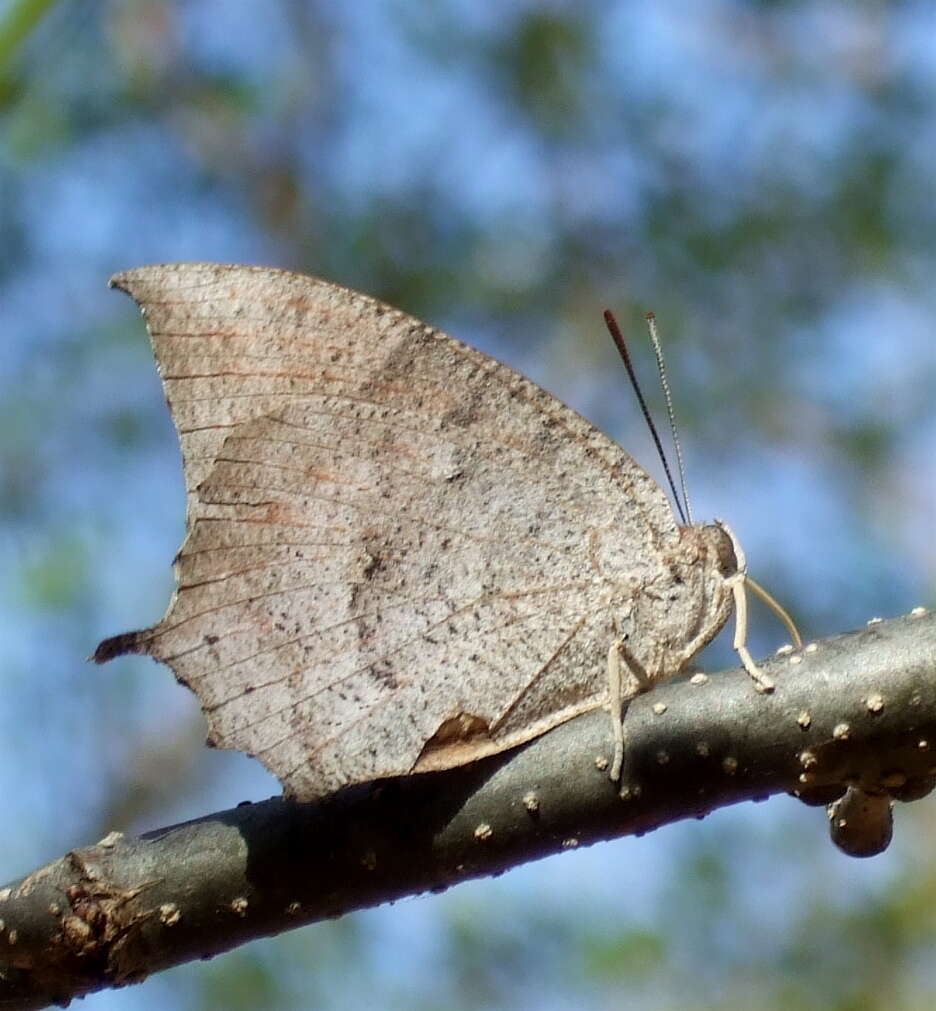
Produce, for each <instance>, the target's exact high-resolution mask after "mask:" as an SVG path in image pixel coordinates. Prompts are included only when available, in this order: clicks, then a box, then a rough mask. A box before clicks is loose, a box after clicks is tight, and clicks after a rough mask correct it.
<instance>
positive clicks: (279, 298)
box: [99, 264, 724, 800]
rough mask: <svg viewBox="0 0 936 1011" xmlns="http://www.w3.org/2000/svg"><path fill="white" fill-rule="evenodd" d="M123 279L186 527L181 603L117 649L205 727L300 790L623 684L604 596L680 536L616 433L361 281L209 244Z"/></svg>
mask: <svg viewBox="0 0 936 1011" xmlns="http://www.w3.org/2000/svg"><path fill="white" fill-rule="evenodd" d="M113 284H114V285H115V286H116V287H119V288H121V289H123V290H124V291H127V292H128V293H129V294H130V295H132V296H133V298H134V299H135V300H136V301H137V302H138V303H139V304H140V306H141V307H142V309H143V311H144V313H145V316H146V321H147V325H148V328H149V331H150V336H151V338H152V342H153V347H154V350H155V354H156V358H157V361H158V363H159V368H160V373H161V375H162V379H163V383H164V386H165V390H166V395H167V398H168V401H169V404H170V407H171V410H172V415H173V418H174V420H175V423H176V426H177V428H178V431H179V435H180V439H181V443H182V451H183V460H184V467H185V477H186V487H187V491H188V536H187V538H186V541H185V543H184V545H183V547H182V549H181V551H180V554H179V557H178V559H177V580H178V589H177V592H176V595H175V596H174V598H173V601H172V603H171V605H170V607H169V610H168V612H167V614H166V616H165V618H164V619H163V620H162V621H161V622H160V623H159V624H158V625H156V626H155V627H154V628H153V629H150V630H148V631H145V632H140V633H136V634H135V635H130V636H121V637H117V639H115V640H109V641H107V642H105V643H104V644H102V647H100V648H99V658H106V656H109V655H115V654H116V653H118V652H128V651H138V652H146V653H149V654H150V655H152V656H154V657H155V658H157V659H159V660H163V661H164V662H166V663H167V664H168V665H169V666H170V667H171V668H172V669H173V670H174V671H175V673H176V674H177V675H178V677H179V678H180V679H181V680H182V681H184V682H185V683H186V684H188V685H189V686H190V687H191V688H192V689H193V690H194V691H195V692H196V693H197V695H198V696H199V699H200V700H201V702H202V705H203V708H204V709H205V712H206V715H207V717H208V721H209V725H210V738H211V740H212V741H213V743H216V744H218V745H220V746H222V747H229V748H236V749H239V750H243V751H246V752H248V753H250V754H255V755H257V756H258V757H259V758H260V759H261V760H262V761H263V762H264V764H265V765H266V766H267V767H268V768H269V769H270V770H271V771H272V772H273V773H274V774H275V775H276V776H277V777H279V778H280V780H281V781H282V782H283V784H284V786H285V787H286V790H287V792H288V793H290V794H291V795H293V796H295V797H297V798H298V799H302V800H306V799H311V798H313V797H317V796H320V795H322V794H324V793H326V792H329V791H331V790H334V789H336V788H338V787H340V786H343V785H346V784H348V783H353V782H360V781H365V780H370V779H375V778H381V777H386V776H392V775H397V774H402V773H407V772H410V771H412V770H413V769H414V767H418V768H419V769H423V768H446V767H449V766H452V765H457V764H462V763H464V762H467V761H471V760H474V759H476V758H479V757H482V756H483V755H485V754H491V753H495V752H498V751H501V750H503V749H505V748H508V747H511V746H513V745H515V744H519V743H521V742H523V741H525V740H529V739H531V738H532V737H534V736H536V735H538V734H540V733H543V732H544V731H545V730H548V729H549V728H550V727H553V726H555V725H557V724H558V723H561V722H563V721H564V720H567V719H569V718H570V717H572V716H574V715H576V714H577V713H580V712H583V711H586V710H588V709H591V708H595V707H597V706H599V705H601V704H602V703H604V702H605V701H606V700H607V652H608V647H609V644H610V642H611V641H612V638H613V637H614V635H615V634H616V632H615V625H614V613H615V612H614V609H613V608H612V606H611V601H612V598H613V599H614V600H615V601H616V604H615V607H617V612H618V613H620V611H621V607H620V604H621V602H622V600H623V602H624V605H625V606H624V611H625V612H626V611H627V606H626V602H627V597H628V595H629V594H630V595H633V594H637V593H639V592H640V587H641V586H646V585H649V584H652V583H654V582H657V583H660V582H661V581H662V582H665V581H666V580H667V579H670V578H671V576H670V575H669V570H668V569H667V560H666V556H667V553H668V552H669V551H671V550H672V549H673V548H674V545H676V544H677V542H678V541H679V536H680V532H679V529H678V528H677V526H676V523H675V520H674V518H673V515H672V511H671V509H670V507H669V505H668V503H667V501H666V499H665V497H664V495H663V493H662V491H661V490H660V489H659V487H658V486H657V485H656V484H655V483H654V482H653V480H652V479H651V478H650V477H649V476H648V475H647V474H646V473H645V472H644V471H643V470H642V469H641V468H640V467H638V466H637V465H636V464H635V463H634V461H633V460H631V458H630V457H629V456H628V455H627V454H626V453H625V452H624V451H623V450H622V449H620V448H619V447H618V446H616V445H615V444H614V443H613V442H611V441H610V440H609V439H608V438H607V437H605V436H604V435H603V434H602V433H600V432H599V431H598V430H597V429H595V428H594V427H593V426H591V425H590V424H589V423H588V422H586V421H585V420H584V419H582V418H581V417H580V416H579V415H577V414H576V413H575V412H573V411H571V410H570V409H569V408H567V407H565V406H564V405H563V404H561V403H560V402H559V401H558V400H556V399H554V398H553V397H551V396H550V395H549V394H547V393H545V392H544V391H543V390H541V389H540V388H539V387H537V386H535V385H534V384H533V383H531V382H529V381H528V380H526V379H524V378H523V377H522V376H520V375H519V374H518V373H516V372H514V371H513V370H512V369H509V368H508V367H506V366H504V365H502V364H500V363H499V362H496V361H494V360H493V359H491V358H489V357H487V356H485V355H483V354H482V353H481V352H479V351H476V350H474V349H472V348H469V347H467V346H466V345H464V344H461V343H459V342H458V341H455V340H453V339H452V338H450V337H447V336H446V335H444V334H442V333H439V332H438V331H435V330H432V329H431V328H429V327H426V326H425V325H424V324H422V323H420V322H419V321H417V320H415V319H413V318H411V317H409V316H406V315H404V314H403V313H400V312H398V311H396V310H393V309H390V308H389V307H387V306H384V305H382V304H381V303H379V302H376V301H374V300H373V299H370V298H367V297H366V296H363V295H359V294H357V293H355V292H352V291H349V290H347V289H345V288H341V287H338V286H335V285H332V284H328V283H326V282H323V281H318V280H315V279H313V278H310V277H305V276H302V275H297V274H291V273H288V272H285V271H277V270H267V269H258V268H249V267H237V266H220V265H213V264H181V265H170V266H160V267H148V268H142V269H140V270H134V271H130V272H128V273H126V274H121V275H118V276H117V277H116V278H114V280H113ZM723 621H724V617H721V618H720V623H723ZM719 627H720V626H719ZM715 631H717V629H715ZM713 634H714V632H713Z"/></svg>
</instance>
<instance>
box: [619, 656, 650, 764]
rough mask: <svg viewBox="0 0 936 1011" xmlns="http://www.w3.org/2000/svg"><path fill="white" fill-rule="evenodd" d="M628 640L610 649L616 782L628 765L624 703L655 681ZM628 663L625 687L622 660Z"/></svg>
mask: <svg viewBox="0 0 936 1011" xmlns="http://www.w3.org/2000/svg"><path fill="white" fill-rule="evenodd" d="M626 641H627V640H626V638H616V639H615V640H614V641H613V642H612V643H611V645H610V647H609V648H608V698H609V704H610V708H611V733H612V737H613V739H614V754H613V755H612V758H611V771H610V773H609V775H610V778H611V779H612V781H613V782H615V783H616V782H617V781H618V780H619V779H620V778H621V768H622V767H623V765H624V712H623V709H624V703H625V702H630V700H631V699H632V698H634V697H635V696H637V695H639V694H640V693H641V692H644V691H646V690H647V689H648V688H649V687H650V685H651V683H652V681H651V678H650V677H649V676H648V675H647V672H646V671H645V670H644V669H643V667H641V666H640V664H638V663H637V662H636V661H635V660H634V659H633V658H632V657H631V655H630V653H629V652H628V651H627V648H626V646H625V642H626ZM622 657H623V659H624V660H625V662H626V664H627V688H626V690H625V687H624V679H625V675H624V671H623V668H622V664H621V659H622Z"/></svg>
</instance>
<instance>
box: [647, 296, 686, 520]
mask: <svg viewBox="0 0 936 1011" xmlns="http://www.w3.org/2000/svg"><path fill="white" fill-rule="evenodd" d="M647 326H648V327H649V328H650V342H651V343H652V344H653V353H654V355H655V356H656V363H657V373H658V374H659V376H660V386H662V387H663V396H664V398H665V399H666V416H667V417H668V418H669V426H670V432H671V433H672V436H673V445H674V446H675V447H676V465H677V466H678V467H679V487H680V488H681V489H682V497H683V502H684V503H685V505H686V517H687V519H688V521H689V524H690V526H691V525H692V505H691V504H690V502H689V492H688V491H686V467H685V464H684V463H683V455H682V446H681V445H680V444H679V430H678V429H677V428H676V415H675V414H674V413H673V398H672V397H671V396H670V388H669V380H668V379H667V378H666V363H665V362H664V361H663V345H662V344H661V343H660V338H659V335H658V334H657V328H656V316H654V315H653V313H652V312H648V313H647Z"/></svg>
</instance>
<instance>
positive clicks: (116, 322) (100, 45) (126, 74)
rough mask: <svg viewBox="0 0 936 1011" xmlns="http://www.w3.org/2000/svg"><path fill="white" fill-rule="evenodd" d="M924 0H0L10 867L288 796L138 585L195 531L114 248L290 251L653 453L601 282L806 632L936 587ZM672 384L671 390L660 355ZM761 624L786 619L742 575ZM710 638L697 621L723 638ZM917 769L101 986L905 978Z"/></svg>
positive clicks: (291, 996)
mask: <svg viewBox="0 0 936 1011" xmlns="http://www.w3.org/2000/svg"><path fill="white" fill-rule="evenodd" d="M934 164H936V7H934V6H933V5H931V4H928V3H924V2H918V3H913V2H904V3H883V2H879V3H876V2H871V0H868V2H861V3H855V2H850V0H842V2H833V0H827V2H822V0H814V2H810V0H802V2H753V0H750V2H741V0H736V2H730V0H695V2H691V3H689V2H680V0H656V2H654V3H652V4H631V3H626V2H617V3H615V2H610V3H609V2H581V0H579V2H573V0H569V2H560V0H555V2H551V3H546V2H533V0H529V2H522V0H499V2H498V3H496V4H484V3H477V2H474V0H436V2H433V3H419V2H415V0H387V2H383V3H372V2H360V3H344V4H335V3H332V2H329V0H320V2H312V0H308V2H306V0H303V2H295V0H263V2H247V0H244V2H241V0H238V2H230V0H213V2H212V0H191V2H177V3H171V2H156V0H100V2H97V3H93V4H92V3H87V2H77V0H58V2H49V0H44V2H39V3H37V2H35V0H26V2H24V0H11V2H8V3H6V4H5V5H3V4H0V320H2V323H0V327H2V339H0V656H2V658H3V659H2V667H0V671H2V674H0V677H2V694H0V796H2V798H3V833H2V844H0V878H2V879H9V878H12V877H14V876H17V875H20V874H22V873H24V872H26V871H28V870H30V869H32V868H34V867H35V866H37V865H39V864H41V863H43V862H45V861H47V860H50V859H53V858H55V857H57V856H59V855H60V854H62V853H63V852H64V851H66V850H67V849H68V848H70V847H72V846H76V845H81V844H85V843H89V842H92V841H94V840H96V839H98V838H100V837H101V836H103V835H104V834H105V833H106V832H108V831H110V830H113V829H120V830H123V831H127V832H134V831H141V830H145V829H147V828H154V827H158V826H160V825H164V824H168V823H171V822H173V821H177V820H181V819H184V818H188V817H195V816H197V815H200V814H203V813H207V812H209V811H212V810H215V809H218V808H223V807H228V806H232V805H234V804H236V803H237V802H238V801H241V800H244V799H262V798H264V797H267V796H269V795H271V794H273V793H277V792H278V788H277V784H276V783H275V781H274V780H273V779H272V778H271V777H270V776H268V775H267V774H266V773H265V772H264V771H263V769H262V768H261V767H260V766H259V765H258V764H257V763H255V762H252V761H250V760H248V759H246V758H243V757H241V756H238V755H233V754H227V753H216V752H211V751H208V750H207V749H205V748H203V747H202V743H201V742H202V738H203V733H204V730H203V725H202V721H201V717H200V715H199V713H198V710H197V706H196V705H195V703H194V700H193V698H192V697H191V696H189V695H188V693H187V692H186V691H185V690H184V689H181V688H179V687H177V686H176V684H175V682H174V680H173V678H172V677H171V675H170V674H169V672H168V671H167V670H165V669H163V668H160V667H157V666H156V665H154V664H152V663H151V662H150V661H145V660H134V659H127V660H122V661H119V662H114V663H112V664H110V665H108V666H106V667H104V668H95V667H93V666H91V665H88V664H86V663H85V662H84V657H86V656H87V655H88V654H89V653H90V652H91V651H92V649H93V648H94V646H95V645H96V643H97V642H98V640H99V639H100V638H102V637H104V636H106V635H110V634H113V633H116V632H120V631H124V630H127V629H130V628H138V627H142V626H145V625H148V624H151V623H152V622H154V621H155V620H157V619H158V618H159V617H160V616H161V615H162V613H163V610H164V608H165V606H166V603H167V600H168V595H169V593H170V590H171V585H172V580H171V570H170V562H171V559H172V557H173V554H174V553H175V551H176V548H177V546H178V544H179V543H180V541H181V537H182V533H183V519H184V517H183V488H182V480H181V472H180V461H179V457H178V450H177V445H176V439H175V435H174V432H173V430H172V427H171V424H170V421H169V418H168V415H167V412H166V410H165V406H164V402H163V399H162V395H161V391H160V388H159V384H158V380H157V377H156V372H155V369H154V367H153V364H152V360H151V357H150V352H149V347H148V343H147V341H146V338H145V334H144V329H143V325H142V322H141V320H140V319H139V317H138V315H137V313H136V311H135V309H134V307H133V305H132V304H131V303H130V301H129V300H127V299H126V298H123V297H122V296H120V295H118V294H115V293H110V292H108V290H107V287H106V281H107V278H108V276H109V275H110V274H111V273H113V272H114V271H117V270H120V269H124V268H127V267H132V266H137V265H140V264H145V263H152V262H161V261H170V260H221V261H237V262H247V263H260V264H269V265H278V266H285V267H292V268H296V269H300V270H305V271H308V272H310V273H315V274H318V275H321V276H324V277H327V278H330V279H332V280H335V281H339V282H342V283H345V284H348V285H351V286H353V287H356V288H359V289H362V290H364V291H367V292H369V293H371V294H374V295H376V296H379V297H381V298H384V299H385V300H387V301H389V302H391V303H393V304H395V305H398V306H400V307H401V308H404V309H406V310H408V311H410V312H412V313H414V314H416V315H418V316H420V317H422V318H424V319H426V320H427V321H430V322H432V323H433V324H435V325H438V326H441V327H443V328H444V329H446V330H448V331H449V332H451V333H453V334H455V335H457V336H459V337H461V338H463V339H464V340H467V341H469V342H471V343H474V344H476V345H477V346H479V347H481V348H482V349H484V350H486V351H488V352H489V353H492V354H494V355H496V356H497V357H500V358H501V359H503V360H505V361H507V362H509V363H510V364H512V365H514V366H515V367H518V368H520V369H521V370H523V371H524V372H526V373H527V374H528V375H530V376H531V377H533V378H534V379H536V380H537V381H539V382H540V383H541V384H543V385H544V386H546V387H547V388H548V389H550V390H552V391H553V392H555V393H557V394H558V395H559V396H561V397H562V398H563V399H565V400H566V401H567V402H568V403H570V404H571V405H573V406H574V407H575V408H576V409H578V410H579V411H581V412H582V413H584V414H585V415H586V416H587V417H589V418H590V419H592V420H593V421H595V422H596V423H597V424H598V425H600V426H601V427H602V428H604V429H605V430H606V431H607V432H609V433H610V434H612V435H613V436H614V437H615V438H617V439H618V440H619V441H620V442H622V444H623V445H625V446H626V447H627V448H628V449H629V450H630V451H631V452H632V454H633V455H634V456H636V457H637V459H639V460H641V461H642V462H643V463H644V464H645V465H646V466H647V467H648V468H649V469H650V470H651V471H653V472H654V473H657V472H658V468H657V466H656V464H655V461H654V458H653V454H652V451H651V448H650V444H649V440H648V438H647V435H646V433H645V431H644V430H643V427H642V422H641V421H640V419H639V416H638V414H637V411H636V409H635V405H634V402H633V397H632V395H631V393H630V392H629V390H628V388H627V383H626V380H625V378H624V375H623V372H622V370H621V369H620V367H619V365H618V364H617V363H616V360H615V356H614V352H613V350H612V348H611V346H610V342H609V341H608V339H607V336H606V334H605V333H604V330H603V326H602V323H601V310H602V309H603V308H604V307H605V306H606V305H608V306H612V307H613V308H615V309H616V310H617V311H618V313H619V315H620V318H621V320H622V322H623V323H624V325H625V326H626V328H627V329H628V330H629V331H630V332H631V333H632V336H633V341H634V343H635V347H636V350H637V356H638V359H639V362H638V364H639V365H640V366H641V367H642V371H644V373H645V374H646V375H647V376H648V377H652V370H651V369H649V368H647V366H649V365H650V363H651V359H650V356H649V354H648V353H647V351H646V346H645V343H644V340H643V332H642V324H641V316H642V313H644V312H646V311H647V310H650V309H652V310H655V312H656V313H657V315H658V317H659V320H660V324H661V327H662V328H663V331H664V333H665V337H666V341H667V348H668V359H669V364H670V371H671V384H672V387H673V389H674V391H675V396H676V400H677V409H678V414H679V415H680V418H681V421H682V431H683V441H684V443H685V448H686V451H687V456H688V460H689V476H690V485H691V490H692V493H693V496H694V501H695V509H696V512H697V514H698V515H699V516H700V517H703V518H705V517H711V516H713V515H717V516H721V517H724V518H725V519H728V520H729V521H730V522H731V524H732V526H733V527H734V529H735V530H736V531H737V532H738V534H739V536H740V538H741V541H742V543H743V544H744V545H745V547H746V550H747V553H748V557H749V560H750V564H751V571H752V573H753V574H754V575H755V577H756V578H758V579H759V580H760V581H762V582H763V583H765V584H766V585H768V586H769V587H770V588H771V589H772V590H773V591H774V592H775V593H776V594H777V595H778V596H779V597H780V598H781V599H782V600H783V601H784V602H786V603H787V604H788V605H789V606H790V608H791V610H792V611H793V612H794V614H795V615H796V617H797V620H798V621H799V623H800V624H801V626H802V629H803V631H804V633H805V634H806V635H807V636H810V637H813V636H821V635H827V634H832V633H836V632H841V631H845V630H847V629H850V628H853V627H855V626H857V625H860V624H862V623H863V622H864V621H865V620H866V619H868V618H869V617H871V616H872V615H875V614H881V615H894V614H897V613H901V612H905V611H907V610H908V609H909V608H910V607H912V606H914V605H917V604H928V603H933V597H934V583H936V546H934V536H933V526H934V524H933V519H934V508H933V504H934V502H936V459H934V456H936V453H934V450H936V408H934V403H933V400H934V396H933V391H934V389H936V340H934V321H936V285H934V283H933V278H934V275H936V182H934V179H936V176H934V171H936V170H934ZM647 386H648V394H649V396H650V399H651V400H652V401H653V402H654V403H655V404H656V405H657V406H659V404H660V398H659V397H658V396H657V395H656V394H655V392H654V391H655V387H654V385H653V382H652V378H649V381H648V383H647ZM754 624H755V627H754V629H753V633H752V636H753V648H754V652H755V653H760V654H764V653H767V652H769V651H770V650H772V649H774V648H776V646H778V645H779V644H780V643H781V642H782V641H783V631H782V629H781V628H780V627H779V626H778V625H777V624H776V622H775V621H774V620H773V619H771V618H770V617H769V616H767V615H766V614H764V613H763V612H760V611H758V612H757V614H756V616H755V623H754ZM733 662H734V661H733V658H732V656H731V651H730V642H729V641H727V639H726V640H724V641H719V642H718V643H716V644H715V645H714V646H713V647H712V648H711V650H710V652H709V654H708V656H707V663H708V664H709V665H710V666H711V667H713V668H717V667H718V666H720V665H726V664H730V663H733ZM934 816H936V801H933V800H926V801H922V802H920V803H918V804H915V805H912V806H910V807H906V808H901V809H900V810H899V811H898V817H897V832H896V838H895V842H894V845H893V846H892V848H891V849H890V850H889V851H888V852H887V853H886V854H884V855H882V856H879V857H876V858H874V859H872V860H868V861H863V862H858V861H853V860H849V859H848V858H846V857H844V856H842V855H841V854H840V853H838V852H837V851H836V850H835V849H834V848H833V847H832V846H831V844H830V843H829V842H828V839H827V828H826V825H825V819H824V815H823V812H822V811H821V810H815V809H807V808H805V807H803V806H802V805H799V804H797V803H796V802H795V801H793V800H792V799H790V798H786V797H781V798H774V799H773V800H771V801H770V802H768V803H766V804H760V805H756V806H755V805H747V806H744V807H739V808H736V809H732V810H727V811H723V812H720V813H717V814H715V815H713V816H711V817H709V818H708V819H706V820H705V821H704V822H691V823H688V824H680V825H675V826H671V827H669V828H666V829H663V830H661V831H658V832H655V833H652V834H651V835H649V836H647V837H645V838H642V839H626V840H621V841H617V842H613V843H608V844H604V845H601V846H596V847H594V848H591V849H589V850H587V851H582V852H575V853H568V854H565V855H562V856H559V857H555V858H553V859H550V860H547V861H543V862H541V863H537V864H532V865H528V866H525V867H522V868H518V869H517V870H515V871H513V872H511V873H510V874H508V875H505V876H504V877H502V878H500V879H497V880H491V881H480V882H475V883H468V884H465V885H462V886H459V887H458V888H455V889H453V890H452V891H450V892H448V893H447V894H444V895H440V896H431V897H425V898H418V899H412V900H408V901H405V902H401V903H399V904H397V905H396V906H394V907H392V908H383V909H378V910H371V911H367V912H362V913H359V914H355V915H352V916H348V917H346V918H344V919H342V920H340V921H337V922H334V923H327V924H323V925H318V926H313V927H309V928H306V929H304V930H300V931H296V932H294V933H292V934H290V935H286V936H283V937H281V938H278V939H275V940H270V941H266V942H260V943H255V944H252V945H250V946H248V947H246V948H243V949H241V950H239V951H237V952H234V953H232V954H230V955H227V956H224V957H222V958H219V959H216V960H215V961H213V962H210V963H198V964H195V965H189V966H184V967H181V968H179V969H177V970H174V971H172V972H169V973H165V974H163V975H161V976H158V977H155V978H153V979H152V980H150V981H148V982H147V983H146V984H144V985H143V986H142V987H138V988H135V989H131V990H125V991H121V992H116V993H108V994H100V995H96V996H94V997H91V998H89V999H88V1000H87V1002H86V1004H85V1005H83V1006H86V1007H88V1008H94V1009H98V1008H101V1009H104V1008H118V1009H144V1008H157V1007H158V1008H162V1007H166V1006H171V1007H173V1008H182V1009H192V1011H195V1009H201V1008H212V1009H214V1008H231V1009H241V1008H243V1009H254V1008H261V1007H262V1008H271V1009H278V1008H282V1009H293V1008H313V1007H314V1008H322V1009H331V1008H340V1009H357V1008H381V1009H382V1008H387V1009H397V1008H400V1009H404V1008H405V1009H431V1008H446V1009H462V1008H464V1009H477V1008H505V1009H508V1008H509V1009H521V1008H532V1007H536V1008H542V1009H546V1011H553V1009H556V1011H558V1009H567V1008H581V1009H586V1011H588V1009H606V1008H607V1009H610V1008H615V1009H620V1008H625V1009H626V1008H641V1009H669V1008H683V1007H687V1006H691V1007H694V1008H744V1009H761V1008H763V1009H773V1008H778V1009H779V1008H784V1009H790V1008H794V1009H797V1008H804V1009H811V1008H817V1009H818V1008H823V1009H829V1008H832V1009H866V1008H867V1009H875V1008H888V1009H889V1011H893V1009H905V1008H907V1009H909V1008H927V1007H932V1006H933V1003H934V1000H936V969H934V966H936V961H934V957H933V956H934V944H933V942H934V933H933V930H934V925H936V924H934V914H933V909H934V906H936V863H934V856H936V844H934V841H933V840H934V828H936V825H934V822H936V817H934Z"/></svg>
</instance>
